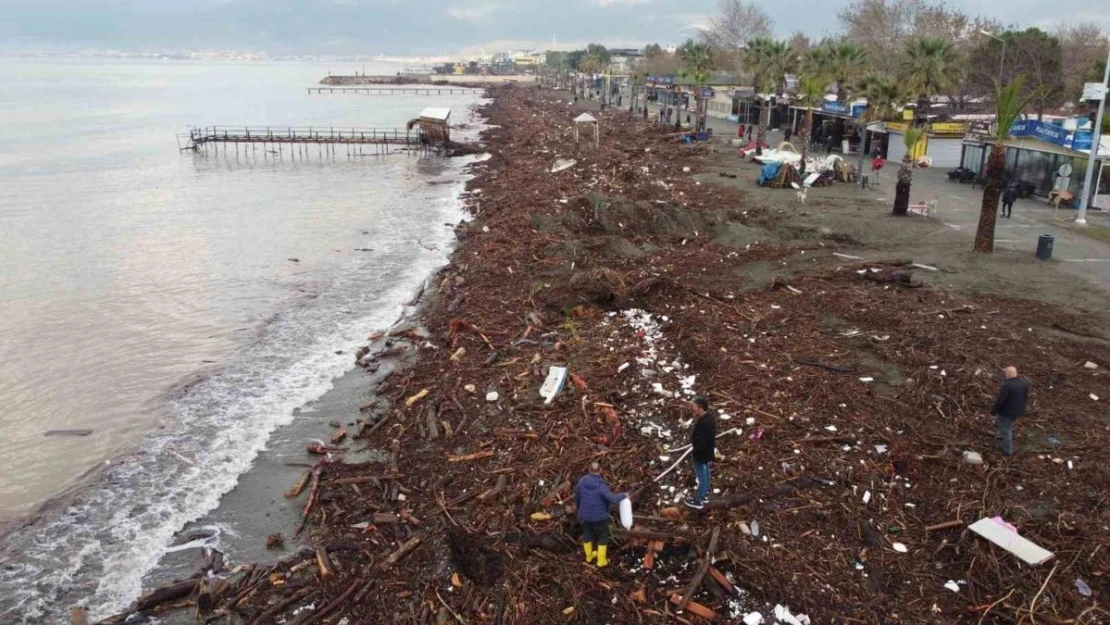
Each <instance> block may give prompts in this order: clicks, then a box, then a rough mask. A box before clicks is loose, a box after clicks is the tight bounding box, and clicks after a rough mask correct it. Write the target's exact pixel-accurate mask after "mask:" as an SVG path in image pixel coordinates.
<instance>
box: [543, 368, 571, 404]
mask: <svg viewBox="0 0 1110 625" xmlns="http://www.w3.org/2000/svg"><path fill="white" fill-rule="evenodd" d="M566 382H567V368H566V367H549V368H548V369H547V379H546V380H544V381H543V385H542V386H540V397H543V403H544V405H545V406H550V405H551V402H553V401H555V398H556V397H558V396H559V393H561V392H562V391H563V385H564V384H566Z"/></svg>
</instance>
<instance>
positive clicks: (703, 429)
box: [684, 397, 717, 510]
mask: <svg viewBox="0 0 1110 625" xmlns="http://www.w3.org/2000/svg"><path fill="white" fill-rule="evenodd" d="M694 411H695V412H696V414H697V415H698V422H697V423H696V424H695V425H694V433H693V434H691V435H690V443H692V444H693V447H694V450H693V453H692V454H691V456H692V457H693V459H694V475H696V476H697V478H698V490H697V492H695V493H694V496H693V497H687V498H686V501H685V502H684V503H685V504H686V505H687V506H689V507H691V508H694V509H695V510H701V509H702V508H704V507H705V499H706V498H707V497H708V496H709V463H710V462H713V455H714V452H715V448H716V442H717V413H716V411H713V410H710V409H709V400H708V399H706V398H705V397H699V398H697V399H695V400H694Z"/></svg>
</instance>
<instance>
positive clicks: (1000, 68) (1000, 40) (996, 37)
mask: <svg viewBox="0 0 1110 625" xmlns="http://www.w3.org/2000/svg"><path fill="white" fill-rule="evenodd" d="M979 32H980V33H982V34H984V35H986V36H988V37H990V38H991V39H994V40H995V41H997V42H999V43H1001V44H1002V58H1001V59H999V60H998V84H999V86H1001V85H1002V66H1003V65H1005V64H1006V40H1005V39H1003V38H1002V37H999V36H998V35H992V34H991V33H989V32H987V31H985V30H983V29H980V30H979Z"/></svg>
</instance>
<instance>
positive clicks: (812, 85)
mask: <svg viewBox="0 0 1110 625" xmlns="http://www.w3.org/2000/svg"><path fill="white" fill-rule="evenodd" d="M827 86H828V81H827V80H825V79H824V78H823V77H821V76H820V75H813V74H811V75H808V76H803V77H802V81H801V84H800V85H799V87H800V88H799V90H798V94H797V101H798V103H799V104H801V105H802V106H804V107H806V117H805V121H804V122H803V123H802V129H801V131H800V132H799V133H798V134H799V135H800V137H801V140H802V166H803V167H804V166H805V162H806V157H808V156H809V144H810V139H811V138H812V137H811V136H810V135H811V134H812V132H813V109H814V107H817V106H820V104H821V102H822V101H823V100H824V99H825V88H826V87H827Z"/></svg>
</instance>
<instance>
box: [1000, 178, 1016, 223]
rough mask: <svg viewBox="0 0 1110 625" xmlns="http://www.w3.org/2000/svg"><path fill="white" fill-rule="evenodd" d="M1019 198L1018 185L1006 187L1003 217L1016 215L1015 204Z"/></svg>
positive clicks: (1003, 197)
mask: <svg viewBox="0 0 1110 625" xmlns="http://www.w3.org/2000/svg"><path fill="white" fill-rule="evenodd" d="M1017 197H1018V189H1017V185H1016V184H1009V185H1006V190H1005V191H1003V192H1002V216H1003V217H1006V218H1010V217H1013V215H1014V202H1015V201H1016V200H1017Z"/></svg>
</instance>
